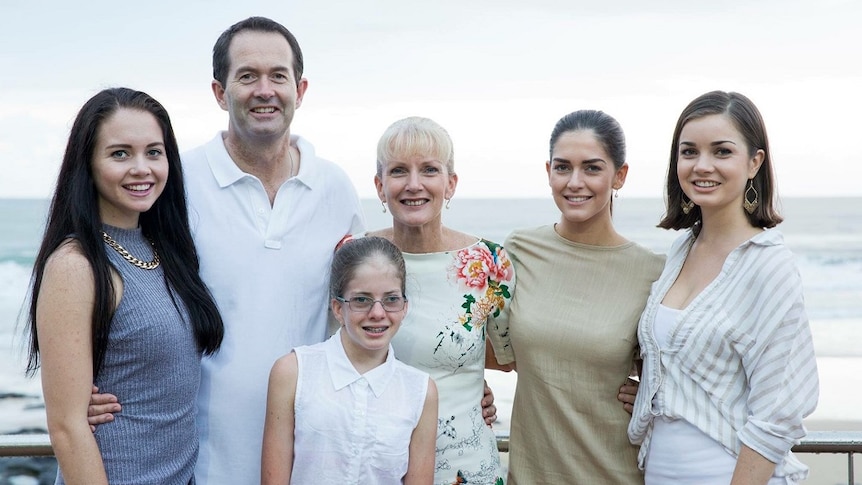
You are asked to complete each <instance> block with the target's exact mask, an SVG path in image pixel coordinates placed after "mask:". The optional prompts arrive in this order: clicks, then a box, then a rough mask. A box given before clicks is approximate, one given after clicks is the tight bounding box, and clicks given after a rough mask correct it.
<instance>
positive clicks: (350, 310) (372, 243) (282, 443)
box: [261, 237, 437, 484]
mask: <svg viewBox="0 0 862 485" xmlns="http://www.w3.org/2000/svg"><path fill="white" fill-rule="evenodd" d="M329 291H330V297H331V305H330V306H331V309H332V313H333V314H334V316H335V318H336V319H337V320H338V322H339V323H340V324H341V327H340V328H339V329H338V331H336V333H335V335H333V336H332V337H331V338H330V339H329V340H327V341H325V342H323V343H319V344H315V345H310V346H303V347H297V348H295V349H294V350H293V352H291V353H290V354H288V355H286V356H284V357H282V358H281V359H279V360H278V361H276V363H275V365H274V366H273V368H272V373H271V374H270V379H269V392H268V396H267V412H266V424H265V427H264V435H263V458H262V471H261V476H262V479H261V481H262V483H263V484H270V483H271V484H276V483H278V484H283V483H377V484H388V483H392V484H396V483H399V484H400V483H405V484H420V483H421V484H426V483H430V481H431V479H432V477H433V476H434V444H435V439H436V422H437V388H436V386H435V384H434V381H433V380H431V379H430V378H429V376H428V374H427V373H425V372H422V371H419V370H417V369H414V368H412V367H409V366H407V365H406V364H403V363H401V362H399V361H398V360H395V354H394V351H393V349H392V346H391V345H390V341H391V340H392V337H393V336H394V335H395V333H396V332H397V331H398V328H399V327H400V326H401V321H402V320H403V319H404V316H405V315H406V313H407V309H408V303H407V298H406V296H405V265H404V258H403V257H402V256H401V251H399V250H398V248H396V247H395V246H394V245H393V244H392V243H391V242H389V241H387V240H386V239H383V238H379V237H364V238H359V239H356V240H353V241H350V242H348V243H346V244H344V245H343V246H342V247H341V248H340V249H339V250H338V251H337V252H336V253H335V257H334V259H333V262H332V268H331V272H330V285H329Z"/></svg>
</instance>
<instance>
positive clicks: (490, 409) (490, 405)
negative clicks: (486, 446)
mask: <svg viewBox="0 0 862 485" xmlns="http://www.w3.org/2000/svg"><path fill="white" fill-rule="evenodd" d="M482 417H483V418H485V424H487V425H488V426H491V425H492V424H494V421H496V420H497V406H494V393H493V392H492V391H491V388H490V387H488V381H485V395H484V396H482Z"/></svg>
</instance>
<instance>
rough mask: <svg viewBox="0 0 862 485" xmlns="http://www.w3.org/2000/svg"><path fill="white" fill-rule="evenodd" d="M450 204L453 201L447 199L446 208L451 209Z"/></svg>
mask: <svg viewBox="0 0 862 485" xmlns="http://www.w3.org/2000/svg"><path fill="white" fill-rule="evenodd" d="M449 202H452V199H446V208H447V209H448V208H449Z"/></svg>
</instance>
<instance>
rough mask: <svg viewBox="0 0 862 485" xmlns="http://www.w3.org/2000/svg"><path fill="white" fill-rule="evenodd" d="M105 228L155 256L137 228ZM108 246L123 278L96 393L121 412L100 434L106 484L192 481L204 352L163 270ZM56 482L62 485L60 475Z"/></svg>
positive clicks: (136, 250)
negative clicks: (112, 401) (107, 397)
mask: <svg viewBox="0 0 862 485" xmlns="http://www.w3.org/2000/svg"><path fill="white" fill-rule="evenodd" d="M103 229H104V231H105V232H107V233H108V234H109V235H110V236H111V237H113V238H114V239H115V240H116V241H117V242H118V243H119V244H120V245H121V246H122V247H124V248H126V250H128V251H129V252H130V253H131V254H132V255H134V256H135V257H137V258H138V259H141V260H143V261H150V260H151V259H152V258H153V248H152V246H150V244H149V242H148V241H147V240H146V239H145V238H144V237H143V236H142V234H141V231H140V229H119V228H116V227H112V226H107V225H105V226H104V227H103ZM104 248H105V253H106V254H107V256H108V260H109V261H110V262H111V264H112V265H113V266H114V268H115V269H116V270H117V272H118V273H119V274H120V276H121V277H122V280H123V291H122V298H121V300H120V304H119V306H118V307H117V310H116V312H115V314H114V318H113V320H112V322H111V331H110V334H109V337H108V348H107V351H106V353H105V361H104V363H103V364H102V368H101V370H100V372H99V375H98V377H97V378H96V385H97V386H99V390H100V391H101V392H108V393H111V394H114V395H116V396H117V399H118V400H119V401H120V404H121V405H122V406H123V410H122V412H120V413H117V414H116V415H115V419H114V421H113V422H111V423H108V424H102V425H100V426H98V427H97V428H96V441H97V442H98V444H99V450H100V451H101V454H102V460H103V461H104V464H105V471H106V472H107V474H108V481H109V482H110V483H111V484H112V485H119V484H135V485H141V484H160V485H162V484H182V485H185V484H188V483H193V482H194V468H195V461H196V460H197V455H198V436H197V424H196V414H197V411H196V403H197V394H198V385H199V381H200V361H201V353H200V352H199V351H198V347H197V343H196V341H195V338H194V332H193V330H192V328H191V324H190V322H189V317H188V313H187V312H186V307H185V306H184V305H183V303H182V300H180V298H179V296H176V294H175V295H174V300H173V301H172V300H171V296H170V294H169V293H168V289H167V286H166V283H165V279H164V273H163V271H162V266H161V265H160V266H159V267H158V268H156V269H153V270H145V269H141V268H138V267H136V266H134V265H133V264H131V263H129V262H128V261H126V260H124V259H123V257H122V256H120V255H119V254H118V253H117V252H116V251H115V250H114V249H112V248H111V247H110V246H108V245H107V244H105V246H104ZM164 264H165V263H164V262H162V265H164ZM174 302H176V305H175V303H174ZM177 308H179V311H178V309H177ZM60 472H62V470H61V471H60ZM57 483H64V481H63V478H62V475H61V473H58V474H57Z"/></svg>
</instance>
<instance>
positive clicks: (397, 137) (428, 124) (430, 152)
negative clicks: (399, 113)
mask: <svg viewBox="0 0 862 485" xmlns="http://www.w3.org/2000/svg"><path fill="white" fill-rule="evenodd" d="M414 156H422V157H427V156H432V157H434V158H436V159H437V160H439V161H440V162H441V163H443V164H444V165H446V169H447V170H448V171H449V174H450V175H452V174H454V173H455V152H454V148H453V146H452V138H450V137H449V133H448V132H447V131H446V130H445V129H444V128H443V127H442V126H440V125H439V124H438V123H437V122H436V121H434V120H432V119H429V118H423V117H421V116H411V117H409V118H404V119H401V120H398V121H396V122H395V123H392V124H391V125H389V127H388V128H386V131H384V132H383V135H382V136H381V137H380V141H379V142H377V176H378V177H381V176H382V175H383V165H384V164H386V163H387V162H390V161H392V160H395V159H405V158H410V157H414Z"/></svg>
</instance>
